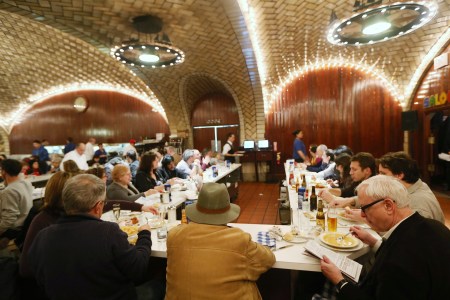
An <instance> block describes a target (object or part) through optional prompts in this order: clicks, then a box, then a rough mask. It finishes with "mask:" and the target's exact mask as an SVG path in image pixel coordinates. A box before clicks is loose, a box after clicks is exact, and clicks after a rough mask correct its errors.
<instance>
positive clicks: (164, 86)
mask: <svg viewBox="0 0 450 300" xmlns="http://www.w3.org/2000/svg"><path fill="white" fill-rule="evenodd" d="M241 2H242V3H244V2H247V3H248V8H247V7H245V9H243V10H242V11H243V12H242V11H241V9H240V8H239V5H238V3H237V0H145V1H144V0H124V1H114V0H95V1H94V0H89V1H85V0H52V1H46V0H26V1H0V34H1V42H0V58H1V62H0V75H1V79H0V103H1V107H0V115H1V117H2V119H3V126H4V127H5V128H8V126H10V125H11V122H12V121H13V118H14V116H15V115H14V114H15V113H16V111H17V110H19V109H25V108H26V107H27V106H29V105H31V104H32V103H30V102H29V101H28V100H27V99H29V98H30V97H31V96H33V95H36V94H39V93H43V92H45V91H47V90H51V89H54V88H55V87H58V86H67V85H71V84H79V83H81V82H92V83H102V84H108V85H111V86H114V87H117V86H120V87H121V88H123V89H126V90H129V91H133V92H135V93H139V94H143V95H147V96H148V97H149V99H151V98H152V97H154V96H152V93H154V95H155V96H156V98H157V100H156V101H159V103H160V104H161V105H162V107H163V108H164V110H165V113H166V115H167V119H168V122H169V126H170V129H171V131H172V132H174V133H176V131H177V130H185V129H188V128H189V127H190V125H189V118H190V114H191V109H192V107H193V106H194V104H195V101H198V100H199V99H200V98H201V97H202V96H204V95H206V94H208V93H214V92H217V93H223V94H227V95H230V96H231V97H233V98H234V100H235V101H236V104H237V107H238V111H239V114H240V118H241V125H242V126H241V130H242V132H241V133H242V134H243V136H244V137H246V138H258V137H261V135H262V134H263V133H264V104H263V103H264V99H263V92H262V90H263V88H264V89H265V91H266V94H265V97H268V94H274V92H273V91H274V90H276V88H277V87H279V86H280V83H281V82H282V81H283V80H285V79H286V78H287V77H288V76H289V74H290V72H292V71H294V70H295V69H300V68H302V67H305V66H307V65H311V64H314V63H315V62H318V61H319V62H322V61H325V62H326V61H328V60H335V61H336V60H340V61H350V62H354V63H355V64H359V65H367V66H369V67H370V66H373V69H374V70H376V71H377V72H379V73H380V74H382V76H383V77H384V78H385V79H386V80H387V81H389V82H391V83H392V84H393V86H394V87H395V88H396V89H397V90H398V92H399V94H400V95H404V96H406V98H407V99H408V97H409V96H410V95H409V94H408V93H411V92H412V89H411V88H408V85H411V84H412V86H413V87H414V86H415V82H416V81H417V80H418V79H419V78H416V77H417V74H415V72H417V70H418V69H419V70H420V67H424V66H427V65H428V63H429V62H430V61H431V59H432V57H431V58H430V57H426V55H427V54H428V53H429V52H430V50H431V49H432V47H433V46H434V45H435V44H436V43H437V42H440V43H441V44H443V45H445V44H446V43H448V38H445V36H446V34H447V36H448V34H449V29H448V28H449V27H450V0H438V1H436V2H437V3H438V4H439V12H438V14H437V16H436V17H435V19H433V20H432V21H431V22H430V23H429V24H428V25H426V26H425V27H424V28H421V29H418V30H417V31H415V32H414V33H412V34H408V35H405V36H403V37H401V38H398V39H394V40H392V41H388V42H385V43H380V44H374V45H367V46H360V47H350V46H349V47H342V46H334V45H331V44H329V43H328V42H327V41H326V29H327V26H328V22H329V16H330V12H331V10H335V12H336V14H337V15H338V17H340V18H343V17H345V16H350V15H351V14H352V8H353V4H354V1H342V0H328V1H319V0H278V1H277V0H247V1H241ZM384 2H387V1H384ZM144 14H150V15H155V16H158V17H160V18H162V20H163V21H164V31H165V32H166V33H167V34H168V35H169V36H170V39H171V40H172V41H173V43H174V45H176V46H177V47H179V48H180V49H182V50H183V51H184V52H185V53H186V61H185V62H184V63H183V64H181V65H179V66H175V67H170V68H165V69H149V68H136V67H127V66H125V65H123V64H121V63H120V62H118V61H116V60H113V59H112V58H111V57H110V56H109V49H110V48H111V47H112V46H115V45H119V44H120V43H121V42H122V41H124V40H129V39H130V38H136V37H137V32H136V31H135V30H134V29H133V27H132V26H131V23H130V21H129V20H130V19H131V18H132V17H135V16H139V15H144ZM249 16H250V18H249ZM248 24H253V26H252V25H248ZM249 33H251V34H255V36H256V37H257V40H252V42H253V44H252V43H251V42H250V36H249ZM443 39H447V40H444V41H443ZM256 42H257V43H258V44H257V46H255V45H256V44H255V43H256ZM252 45H253V46H252ZM258 55H259V56H258ZM255 56H256V57H259V58H260V59H261V60H260V61H259V66H258V67H257V64H256V60H255ZM130 70H131V71H133V73H134V74H136V76H134V75H133V73H132V72H130ZM415 76H416V77H415ZM261 78H262V79H263V82H262V83H261V82H260V79H261ZM152 101H153V100H152Z"/></svg>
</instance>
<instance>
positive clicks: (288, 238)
mask: <svg viewBox="0 0 450 300" xmlns="http://www.w3.org/2000/svg"><path fill="white" fill-rule="evenodd" d="M283 241H285V242H288V243H292V244H302V243H306V242H307V241H308V239H306V238H304V237H301V236H298V235H292V234H287V233H285V234H284V235H283Z"/></svg>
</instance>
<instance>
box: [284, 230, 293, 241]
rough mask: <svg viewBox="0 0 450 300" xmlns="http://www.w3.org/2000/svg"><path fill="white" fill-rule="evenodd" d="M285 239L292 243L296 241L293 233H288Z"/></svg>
mask: <svg viewBox="0 0 450 300" xmlns="http://www.w3.org/2000/svg"><path fill="white" fill-rule="evenodd" d="M283 239H284V240H285V241H287V242H290V241H292V240H293V239H294V236H293V235H292V233H290V232H287V233H285V234H284V235H283Z"/></svg>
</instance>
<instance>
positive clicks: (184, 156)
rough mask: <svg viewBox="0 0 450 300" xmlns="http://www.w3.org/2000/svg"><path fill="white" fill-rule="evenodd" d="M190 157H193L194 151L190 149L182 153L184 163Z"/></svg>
mask: <svg viewBox="0 0 450 300" xmlns="http://www.w3.org/2000/svg"><path fill="white" fill-rule="evenodd" d="M192 156H194V150H192V149H186V150H184V152H183V160H184V161H188V159H189V158H191V157H192Z"/></svg>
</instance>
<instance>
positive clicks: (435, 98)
mask: <svg viewBox="0 0 450 300" xmlns="http://www.w3.org/2000/svg"><path fill="white" fill-rule="evenodd" d="M449 98H450V90H449V91H448V92H447V93H445V92H441V93H436V94H434V95H431V96H428V97H425V99H423V107H424V108H432V107H435V106H441V105H444V104H445V103H447V101H448V99H449Z"/></svg>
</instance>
